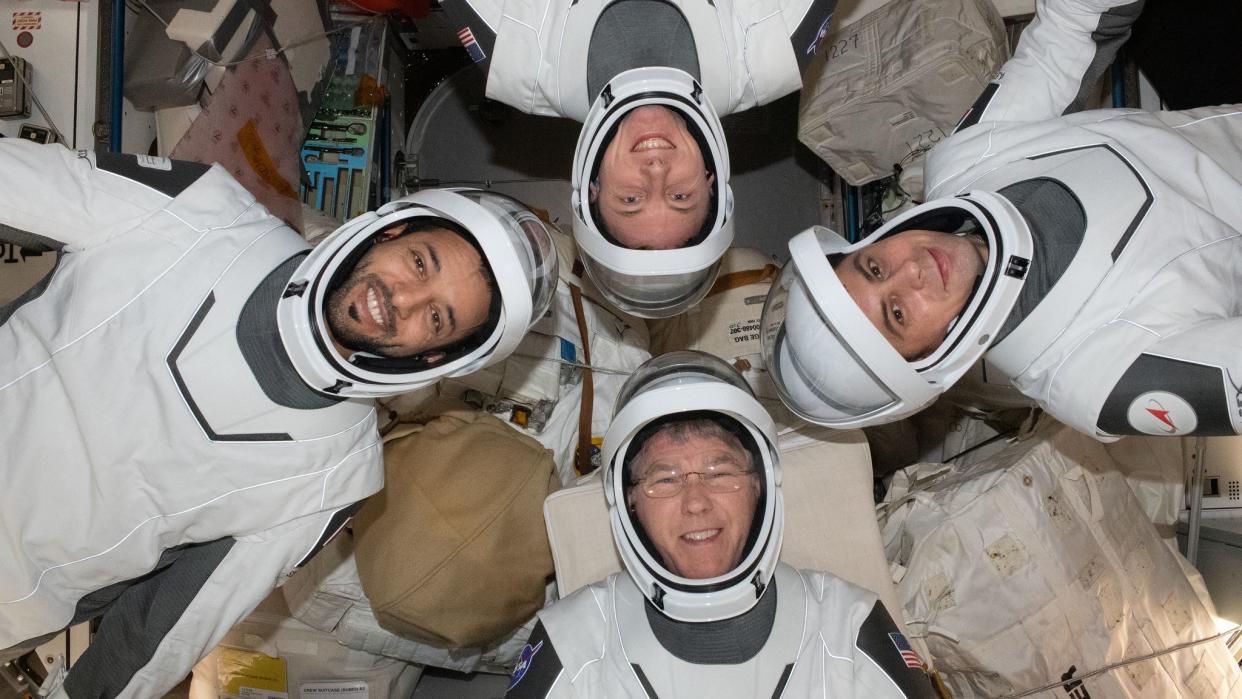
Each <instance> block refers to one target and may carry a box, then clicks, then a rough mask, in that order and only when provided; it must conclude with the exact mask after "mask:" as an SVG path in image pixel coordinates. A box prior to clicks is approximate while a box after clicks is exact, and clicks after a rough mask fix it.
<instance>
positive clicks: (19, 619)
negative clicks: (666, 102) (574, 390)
mask: <svg viewBox="0 0 1242 699" xmlns="http://www.w3.org/2000/svg"><path fill="white" fill-rule="evenodd" d="M9 141H12V142H7V141H6V142H5V143H3V144H0V172H2V173H3V175H0V178H2V179H3V186H2V187H0V223H2V224H3V225H0V239H3V240H5V241H6V242H12V243H15V244H17V245H20V246H22V247H30V248H42V249H46V250H54V251H55V252H56V255H57V263H56V266H55V267H54V269H53V270H52V272H51V273H50V274H49V275H48V276H47V277H46V278H44V279H42V280H40V282H39V283H38V284H36V285H35V286H34V287H32V288H31V289H30V290H29V291H27V292H26V293H25V294H23V295H22V296H20V297H19V298H17V299H15V300H14V301H13V302H12V303H10V304H8V305H6V306H2V307H0V357H4V362H3V364H2V365H0V425H3V428H2V429H3V431H2V432H0V440H2V441H3V442H4V444H5V449H4V453H3V456H0V482H3V483H4V487H3V489H2V490H0V571H3V574H0V660H7V659H10V658H14V657H19V656H20V655H22V654H23V653H24V652H26V651H28V650H29V649H31V648H33V647H35V646H36V645H38V644H39V643H41V642H43V641H44V640H46V639H48V638H50V637H51V636H53V635H55V634H56V633H57V632H58V631H60V630H61V629H64V628H65V627H67V626H69V625H71V624H76V623H79V622H82V621H85V620H88V619H95V618H98V619H99V626H98V632H97V633H96V635H95V637H94V639H93V642H92V644H91V646H90V647H89V648H88V649H87V650H86V653H85V654H84V655H82V656H81V658H80V659H79V660H78V661H77V662H76V663H75V664H74V665H73V667H72V668H71V670H70V672H69V673H68V674H67V676H66V675H64V674H63V673H61V672H54V673H53V674H52V676H51V677H49V679H48V681H47V682H46V683H45V686H44V690H45V692H46V693H48V694H50V695H52V696H67V695H69V694H72V695H74V696H125V697H130V696H140V697H149V696H161V695H163V694H164V693H165V692H167V690H169V689H170V688H172V687H173V686H175V685H176V684H177V683H178V682H179V681H181V679H182V678H184V677H185V676H186V674H187V673H188V672H189V670H190V668H191V667H192V666H193V665H194V663H195V662H196V661H197V660H198V659H199V658H200V657H201V656H203V655H205V654H206V653H207V652H208V651H209V650H210V649H211V648H212V647H213V646H215V644H216V643H217V642H219V640H220V638H221V637H222V636H223V635H224V634H225V632H227V631H228V629H229V628H230V627H231V626H232V625H233V624H234V623H235V622H236V621H237V620H239V619H241V618H242V617H244V616H245V615H246V614H247V613H249V611H250V610H251V609H253V608H254V607H255V605H257V604H258V603H259V601H260V600H262V599H263V598H264V597H265V596H266V595H267V594H268V593H269V592H270V591H271V590H272V589H273V588H274V587H276V586H277V585H278V584H280V583H281V582H282V581H284V580H285V579H286V578H287V577H288V576H290V575H292V573H293V571H294V570H296V569H297V568H298V567H300V566H301V565H303V564H304V563H305V562H306V561H307V560H309V559H310V557H311V556H312V555H314V553H315V552H316V551H318V550H319V549H320V548H321V547H322V546H323V545H324V544H325V543H326V542H327V541H328V540H329V539H330V538H331V537H332V536H333V535H334V534H335V533H336V532H337V531H339V530H340V528H341V527H342V526H343V525H344V522H345V521H346V520H347V519H348V518H349V517H350V515H351V514H352V513H353V512H354V511H355V510H356V508H357V506H358V505H359V504H360V501H361V500H362V499H363V498H365V497H367V496H368V495H371V494H372V493H374V492H376V491H377V490H379V488H380V487H381V486H382V485H383V470H382V463H381V451H380V438H379V435H378V434H377V432H376V421H375V410H374V406H373V404H372V402H371V400H370V399H371V398H373V397H376V396H386V395H395V394H399V393H403V392H406V391H410V390H413V389H416V388H420V387H422V386H426V385H429V384H431V383H433V382H435V381H436V380H438V379H439V378H440V377H443V376H458V375H462V374H466V373H470V372H472V371H475V370H477V369H480V368H482V367H484V366H487V365H489V364H492V363H494V362H497V361H500V360H501V359H503V358H504V357H505V356H507V355H508V354H509V353H510V352H512V351H513V348H514V347H516V346H517V344H518V342H519V341H520V340H521V338H522V336H524V335H525V334H526V331H527V329H528V328H529V327H530V325H531V323H532V322H533V321H534V320H536V319H538V318H540V317H542V316H543V314H544V312H545V311H546V310H547V308H548V304H549V301H550V299H551V296H552V291H553V288H554V286H555V283H556V269H557V262H556V252H555V248H554V247H553V245H552V242H551V238H550V236H549V235H548V232H547V230H546V229H545V228H544V227H543V225H542V224H541V223H540V222H539V220H538V219H537V218H536V217H535V216H534V215H533V214H532V213H531V212H530V211H529V210H528V209H526V208H525V207H524V206H522V205H521V204H519V203H517V202H516V201H514V200H512V199H509V198H507V197H504V196H501V195H497V194H492V193H487V192H478V191H469V190H443V191H441V190H436V191H424V192H419V193H416V194H413V195H410V196H408V197H405V198H403V199H399V200H397V201H394V202H390V203H388V204H385V205H384V206H382V207H380V208H379V209H378V210H377V211H375V212H372V213H367V214H363V215H362V216H359V217H358V218H355V219H353V220H351V221H349V222H347V223H346V224H345V225H344V226H342V227H341V228H340V229H338V230H337V231H336V232H335V233H333V234H332V235H330V236H329V237H328V238H326V239H325V240H324V241H323V242H322V243H320V244H319V246H318V247H316V248H315V249H313V250H309V249H308V245H307V244H306V242H305V241H303V240H302V238H301V237H300V236H298V235H297V233H295V232H294V231H293V230H292V229H290V228H289V227H288V226H286V225H285V224H284V223H283V222H281V221H280V220H279V219H277V218H275V217H273V216H272V215H271V214H270V213H268V212H267V210H266V209H264V208H263V207H262V206H261V205H259V204H258V203H257V202H256V201H255V199H254V197H253V196H251V195H250V193H248V192H247V191H246V190H245V189H244V188H243V187H242V186H241V185H239V184H238V183H237V182H236V181H235V180H233V178H232V177H230V176H229V175H228V174H227V172H225V171H224V170H223V169H222V168H220V167H219V166H213V167H210V168H209V167H207V166H205V165H200V164H197V163H180V162H173V161H170V160H167V159H163V158H151V157H147V156H134V155H122V154H109V153H99V154H94V153H87V152H74V151H70V150H67V149H65V148H64V147H62V146H59V145H48V146H39V145H35V144H32V143H29V142H26V141H18V140H17V139H9ZM410 231H413V232H410Z"/></svg>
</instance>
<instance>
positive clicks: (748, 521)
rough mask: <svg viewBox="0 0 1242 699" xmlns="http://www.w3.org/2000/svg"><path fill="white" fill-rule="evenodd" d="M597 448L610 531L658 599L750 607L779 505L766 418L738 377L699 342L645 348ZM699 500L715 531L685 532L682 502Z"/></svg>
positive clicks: (689, 611) (728, 609)
mask: <svg viewBox="0 0 1242 699" xmlns="http://www.w3.org/2000/svg"><path fill="white" fill-rule="evenodd" d="M692 440H693V441H692ZM603 451H604V459H605V464H606V469H607V470H606V475H605V482H606V484H607V485H606V490H605V493H606V498H607V500H608V504H609V509H610V518H611V520H612V528H613V537H614V541H615V542H616V544H617V547H618V551H619V552H620V554H621V559H622V562H623V564H624V565H625V567H626V570H627V571H628V572H629V574H630V576H631V577H632V578H633V579H634V581H635V583H636V584H637V585H638V586H639V589H641V590H643V591H644V594H645V595H647V596H648V599H650V600H651V601H652V603H653V604H654V605H655V606H656V608H657V609H660V610H661V611H662V612H663V613H664V614H666V615H667V616H669V617H671V618H673V619H677V620H681V621H713V620H716V619H723V618H728V617H731V616H735V615H737V614H740V613H742V612H744V611H746V610H747V609H749V608H750V607H752V606H753V605H754V603H755V601H756V600H757V598H758V595H759V594H761V593H762V590H763V588H764V586H765V585H766V584H767V581H768V580H769V579H770V577H771V574H772V570H773V569H774V567H775V565H776V560H777V557H778V556H779V553H780V542H781V534H782V531H783V529H782V522H783V513H784V509H783V504H782V498H781V494H780V467H779V461H778V456H777V450H776V436H775V426H774V425H773V423H772V419H771V417H770V416H769V415H768V414H767V412H766V411H764V409H763V407H762V406H761V405H760V404H759V402H758V401H757V400H755V398H754V395H753V394H752V393H751V391H750V388H749V386H748V385H747V384H746V381H745V379H744V378H742V376H741V375H740V374H739V373H738V372H737V371H736V370H735V369H733V367H731V366H729V365H728V364H727V363H726V362H724V361H723V360H722V359H720V358H718V357H714V356H712V355H708V354H705V353H702V352H693V351H682V352H673V353H669V354H665V355H662V356H660V357H657V358H654V359H651V360H648V361H647V362H646V363H644V364H643V365H642V366H641V367H639V368H638V370H637V371H636V372H635V373H634V374H633V375H632V376H631V377H630V378H629V380H627V381H626V383H625V385H624V386H623V387H622V389H621V392H620V393H619V395H618V398H617V410H616V413H615V415H614V417H613V420H612V423H611V424H610V425H609V428H608V433H607V434H606V436H605V438H604V450H603ZM704 456H706V457H708V458H702V457H704ZM717 457H719V458H717ZM695 474H697V475H695ZM716 475H719V476H720V478H719V479H718V480H717V479H714V478H713V476H716ZM708 500H710V502H711V504H712V507H713V508H715V509H713V512H715V519H714V520H713V522H712V524H711V526H712V527H713V529H714V530H715V531H712V530H705V529H700V530H699V531H695V532H689V534H691V535H694V536H697V537H698V538H697V539H694V536H692V539H694V541H695V543H689V540H686V539H685V536H686V535H687V534H688V532H687V530H686V529H687V526H691V527H692V528H693V526H695V525H693V524H690V525H688V524H687V517H686V515H685V505H686V503H690V502H696V503H703V502H705V501H708ZM690 519H692V520H693V519H697V518H694V517H691V518H690Z"/></svg>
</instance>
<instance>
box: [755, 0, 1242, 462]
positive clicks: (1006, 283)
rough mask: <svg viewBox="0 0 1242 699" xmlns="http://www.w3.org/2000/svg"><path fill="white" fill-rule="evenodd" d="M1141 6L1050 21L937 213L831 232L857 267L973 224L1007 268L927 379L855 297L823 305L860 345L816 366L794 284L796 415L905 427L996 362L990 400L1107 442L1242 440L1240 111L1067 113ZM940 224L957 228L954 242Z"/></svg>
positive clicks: (979, 294)
mask: <svg viewBox="0 0 1242 699" xmlns="http://www.w3.org/2000/svg"><path fill="white" fill-rule="evenodd" d="M1141 4H1142V3H1141V2H1118V1H1117V0H1049V1H1048V2H1046V3H1041V4H1040V6H1039V16H1038V17H1037V18H1036V19H1035V21H1034V22H1032V24H1031V25H1030V26H1029V27H1028V28H1027V29H1026V30H1025V32H1024V33H1023V35H1022V38H1021V41H1020V43H1019V45H1018V49H1017V51H1016V53H1015V55H1014V57H1013V58H1012V59H1010V60H1009V62H1007V63H1006V64H1005V66H1004V69H1003V71H1002V73H1001V74H1000V75H999V76H998V77H997V79H996V80H995V81H994V82H993V83H992V84H990V85H989V86H988V88H987V89H986V90H985V91H984V93H983V95H982V96H981V97H980V98H979V100H978V101H977V102H976V103H975V105H974V106H973V107H972V108H971V110H970V111H969V112H968V113H967V114H966V116H965V117H964V118H963V120H962V122H961V123H960V124H959V126H958V128H957V130H956V131H955V133H954V134H953V135H952V136H951V137H949V138H948V139H946V140H944V141H943V142H941V143H940V144H938V145H937V146H936V147H935V148H934V149H933V150H932V151H931V154H930V156H929V158H928V161H927V165H926V168H925V181H926V182H927V203H926V204H924V205H922V206H920V207H918V208H917V209H914V210H911V211H909V212H906V213H905V214H903V215H902V216H901V217H899V218H898V219H895V220H894V221H892V222H890V223H889V224H886V225H885V226H884V227H882V228H881V229H880V230H878V231H876V233H873V234H872V235H871V236H869V237H868V238H866V239H864V240H863V241H861V242H860V243H856V244H849V245H842V244H838V241H837V239H836V236H833V235H831V234H827V233H826V232H822V231H821V232H820V243H821V245H823V251H824V252H841V253H849V252H852V251H853V250H856V249H860V248H864V247H865V246H866V245H869V244H871V243H872V242H875V241H877V240H879V239H882V238H883V237H885V236H887V235H889V234H892V233H894V232H898V231H900V230H905V229H910V228H924V229H931V230H942V231H944V232H953V231H955V230H958V229H957V228H955V227H954V226H956V224H958V223H961V222H962V220H963V219H967V220H969V219H971V218H973V219H974V223H973V224H972V225H973V228H974V230H975V231H976V232H977V233H978V234H980V235H983V236H984V238H985V239H986V240H987V243H988V245H989V259H988V261H987V270H986V271H985V273H984V275H983V276H982V277H981V278H980V283H979V284H978V285H977V287H976V291H975V292H974V294H973V295H972V298H970V299H969V300H968V302H967V305H966V307H965V309H964V310H963V311H962V313H961V315H960V316H959V317H958V319H957V320H956V321H954V324H952V325H951V326H950V328H949V331H948V337H947V338H946V340H945V341H944V342H943V343H942V345H941V346H940V347H939V348H938V349H936V350H933V351H932V353H931V354H930V355H928V356H926V357H922V358H919V359H917V360H911V361H909V362H906V361H904V360H901V358H900V356H899V355H896V352H895V351H893V350H891V347H887V343H884V340H883V337H882V336H881V335H880V334H879V332H878V331H876V330H875V329H874V328H872V327H870V324H869V323H868V322H867V321H866V320H865V319H864V318H863V316H862V315H861V312H859V311H858V309H857V307H856V306H853V304H848V305H847V304H843V303H833V299H834V298H835V297H841V296H842V295H843V294H844V290H843V289H840V284H839V283H836V284H833V283H829V284H827V285H825V286H822V287H820V291H822V292H824V293H823V294H822V296H821V297H820V298H817V299H816V300H815V301H814V303H815V305H816V306H817V309H818V311H819V313H820V315H821V317H823V318H825V319H826V325H829V326H832V327H834V328H835V329H836V330H835V331H834V333H830V334H835V336H836V337H837V338H840V339H841V340H843V342H831V341H830V342H828V344H827V345H825V344H824V338H819V339H817V340H814V341H813V344H814V349H813V350H812V349H811V344H808V341H810V340H811V338H810V337H809V336H806V337H803V338H801V339H799V338H798V337H797V336H798V335H799V334H800V333H801V332H802V331H801V330H800V329H799V328H806V327H808V325H807V324H806V323H805V322H804V323H802V324H799V323H798V322H797V321H796V320H794V319H793V315H794V313H795V309H796V307H797V306H798V305H799V304H801V303H802V302H803V301H804V300H805V299H804V296H803V292H802V291H801V288H803V287H800V286H799V285H798V284H797V283H794V284H793V285H792V286H791V285H790V283H789V282H790V281H792V280H791V279H786V280H785V282H786V283H785V288H786V290H788V289H790V288H793V289H794V291H793V292H792V293H791V295H790V297H789V299H790V305H789V309H788V310H789V313H790V321H789V322H788V323H784V326H785V328H784V329H782V328H781V324H782V323H783V317H782V313H781V311H782V309H779V308H777V309H773V310H774V311H776V312H775V313H773V314H772V316H773V317H772V318H771V319H768V318H765V333H766V335H765V339H767V340H770V341H771V342H769V343H768V344H769V348H768V349H769V350H770V351H771V352H772V353H773V355H774V357H773V358H774V360H775V361H776V362H777V364H780V365H781V366H782V367H783V368H784V369H785V371H783V372H782V374H783V375H782V376H781V377H780V382H782V387H783V389H784V390H783V397H784V398H785V399H786V401H787V403H788V404H789V405H790V406H791V408H793V409H794V410H795V411H798V412H800V413H801V414H803V415H804V416H805V417H808V418H810V419H812V420H814V421H816V422H820V423H821V424H832V425H835V426H841V427H847V426H861V425H866V424H876V423H879V422H886V421H889V420H895V419H898V418H900V417H904V416H906V415H909V414H911V413H913V412H915V411H917V410H918V409H920V408H921V407H923V406H925V405H926V404H927V403H928V402H930V401H931V400H932V399H934V397H935V396H936V395H938V394H939V393H940V392H941V391H943V390H944V389H946V388H947V387H948V386H951V385H952V384H953V382H954V381H956V380H957V379H958V378H959V377H960V376H961V375H962V373H963V372H965V371H966V370H967V369H968V368H969V367H970V365H971V364H973V363H974V362H975V360H976V359H978V358H979V356H981V355H982V356H983V359H984V362H985V364H984V372H985V378H986V380H987V381H988V382H995V383H1011V384H1012V385H1013V386H1014V387H1016V388H1017V389H1018V390H1019V391H1021V392H1022V393H1023V394H1025V395H1026V396H1028V397H1030V398H1032V399H1034V400H1036V401H1037V402H1038V403H1039V404H1040V405H1041V406H1043V407H1044V408H1045V409H1046V410H1047V411H1048V412H1050V413H1052V414H1053V415H1054V416H1056V417H1057V418H1058V419H1059V420H1061V421H1062V422H1065V423H1066V424H1069V425H1071V426H1073V427H1074V428H1076V429H1078V430H1080V431H1082V432H1085V433H1087V434H1090V435H1093V436H1095V437H1096V438H1098V439H1102V440H1112V439H1115V438H1116V437H1117V436H1118V435H1124V434H1137V433H1145V434H1153V435H1176V436H1181V435H1187V434H1233V433H1235V432H1242V294H1239V284H1240V283H1242V107H1237V106H1234V107H1214V108H1207V109H1198V110H1192V111H1187V112H1156V113H1150V112H1144V111H1138V110H1099V111H1087V112H1080V113H1076V114H1068V112H1071V111H1073V110H1075V109H1078V108H1080V107H1081V105H1082V103H1083V101H1084V100H1085V97H1086V95H1087V93H1088V92H1089V91H1090V89H1091V88H1092V87H1093V86H1094V84H1095V80H1096V78H1098V77H1099V75H1100V73H1101V72H1102V70H1103V69H1104V68H1105V67H1106V66H1107V65H1108V63H1109V62H1110V61H1111V57H1112V54H1113V53H1115V50H1116V48H1117V46H1118V45H1119V44H1120V43H1121V42H1122V41H1124V39H1125V38H1126V36H1128V27H1129V25H1130V23H1131V22H1132V21H1133V19H1134V17H1135V16H1137V14H1138V10H1139V9H1140V8H1141ZM1062 114H1065V115H1064V116H1062ZM955 211H956V213H953V212H955ZM946 214H947V215H946ZM963 214H964V215H963ZM940 215H945V216H943V218H944V219H945V220H951V221H953V223H952V224H950V225H948V226H947V227H939V228H938V227H937V225H939V224H936V223H934V221H935V219H936V217H937V216H940ZM802 235H803V236H806V235H808V234H807V233H804V234H802ZM841 242H843V241H841ZM795 247H798V246H797V245H795V244H794V243H792V242H791V245H790V248H791V250H793V249H794V248H795ZM796 256H797V255H796ZM801 257H802V258H806V255H801ZM818 259H819V260H820V261H821V262H819V263H817V264H819V265H820V266H822V267H824V268H825V269H827V265H826V264H824V263H822V260H823V256H822V255H819V256H818ZM794 266H795V265H793V264H791V265H790V267H794ZM808 271H809V267H806V266H805V265H804V269H803V270H801V271H799V272H797V274H798V275H802V279H803V280H805V279H808V278H809V277H808V276H807V274H808ZM811 274H812V275H815V274H820V272H818V271H816V272H811ZM833 277H834V278H833V279H832V280H830V282H835V275H833ZM817 284H818V282H811V286H810V287H805V288H808V289H811V288H812V287H814V286H816V285H817ZM829 287H836V290H835V291H834V290H833V289H830V288H829ZM820 291H814V290H812V291H811V292H810V294H809V295H810V296H816V295H818V294H819V293H820ZM845 298H848V297H845ZM769 303H770V304H772V303H779V300H778V299H775V298H773V297H770V299H769ZM829 306H832V308H829ZM765 313H766V311H765ZM846 316H856V317H854V318H852V319H851V318H847V317H846ZM855 321H861V323H856V322H855ZM786 331H787V332H786ZM782 338H792V342H791V343H787V344H786V345H785V346H784V347H782V343H783V342H784V341H785V340H784V339H782ZM877 340H878V342H880V343H884V344H885V346H884V347H880V346H879V345H878V344H877V343H876V341H877ZM798 344H802V345H805V346H806V347H807V351H803V352H799V351H798V350H797V348H796V346H795V345H798ZM828 345H832V346H837V345H841V346H845V345H848V346H849V350H848V352H849V353H850V354H852V355H853V357H854V359H855V360H857V366H866V367H867V372H868V373H869V375H870V376H869V379H866V381H867V382H869V387H868V388H866V389H865V390H862V389H860V384H859V383H857V382H855V380H854V378H851V376H861V375H862V374H860V373H858V372H851V371H849V370H845V369H842V367H843V366H844V364H842V363H838V364H837V367H835V368H833V367H829V366H828V365H827V362H826V361H825V360H822V359H820V360H816V359H814V357H816V356H817V357H821V358H822V357H825V356H827V354H826V350H825V347H826V346H828ZM873 350H874V351H873ZM985 351H986V354H984V352H985ZM889 355H891V356H889ZM806 360H810V361H809V362H808V361H806ZM817 361H819V362H822V366H821V367H815V366H812V365H813V364H815V363H816V362H817ZM781 362H784V363H783V364H781ZM847 363H848V362H847ZM820 371H822V373H817V372H820ZM855 389H860V390H855ZM813 393H819V394H820V395H819V396H817V397H813V396H812V394H813ZM864 394H870V395H864ZM881 394H884V395H881Z"/></svg>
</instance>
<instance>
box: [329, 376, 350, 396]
mask: <svg viewBox="0 0 1242 699" xmlns="http://www.w3.org/2000/svg"><path fill="white" fill-rule="evenodd" d="M350 386H353V384H352V383H350V382H348V381H344V380H341V379H337V380H336V383H334V384H332V385H331V386H329V387H327V388H325V389H323V392H324V393H331V394H332V395H334V396H339V395H340V394H341V391H343V390H344V389H346V388H349V387H350Z"/></svg>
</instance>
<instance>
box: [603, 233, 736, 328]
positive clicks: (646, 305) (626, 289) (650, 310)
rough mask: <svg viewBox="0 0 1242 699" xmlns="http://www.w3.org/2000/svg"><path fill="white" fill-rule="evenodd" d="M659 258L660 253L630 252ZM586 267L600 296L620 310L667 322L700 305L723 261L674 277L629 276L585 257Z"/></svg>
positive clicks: (665, 275)
mask: <svg viewBox="0 0 1242 699" xmlns="http://www.w3.org/2000/svg"><path fill="white" fill-rule="evenodd" d="M629 252H638V253H640V254H648V255H660V254H664V253H661V252H657V251H649V250H644V251H629ZM582 265H583V267H585V268H586V271H587V275H588V276H589V277H590V278H591V281H592V282H593V283H594V284H595V286H596V288H597V289H599V292H600V294H602V295H603V296H604V298H606V299H608V302H609V303H611V304H612V305H614V306H616V307H617V308H618V309H619V310H621V311H624V312H626V313H629V314H632V315H636V316H638V317H640V318H667V317H669V316H674V315H677V314H678V313H681V312H683V311H685V310H687V309H689V308H691V307H693V306H694V305H695V304H697V303H698V302H699V301H701V300H702V299H703V297H704V296H706V295H707V292H708V291H710V290H711V288H712V284H714V283H715V281H716V273H717V270H719V268H720V261H719V260H717V261H715V262H713V263H711V264H710V265H709V266H707V267H706V268H704V269H700V270H695V271H691V272H683V273H673V274H627V273H625V272H620V271H617V270H615V269H611V268H609V267H607V266H605V265H604V264H602V263H601V262H599V261H597V260H594V259H592V258H591V257H589V256H586V255H584V256H583V260H582Z"/></svg>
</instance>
